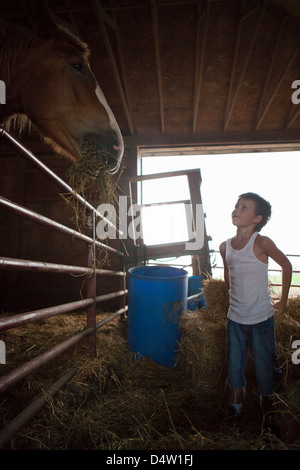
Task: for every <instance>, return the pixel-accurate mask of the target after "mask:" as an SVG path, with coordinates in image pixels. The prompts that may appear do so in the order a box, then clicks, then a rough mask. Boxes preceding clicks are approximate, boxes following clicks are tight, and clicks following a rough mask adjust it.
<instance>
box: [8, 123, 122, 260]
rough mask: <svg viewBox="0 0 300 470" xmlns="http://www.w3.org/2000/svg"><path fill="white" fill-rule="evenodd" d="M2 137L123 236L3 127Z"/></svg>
mask: <svg viewBox="0 0 300 470" xmlns="http://www.w3.org/2000/svg"><path fill="white" fill-rule="evenodd" d="M0 137H1V138H3V139H5V140H6V141H7V143H8V144H9V145H10V146H11V147H12V148H14V150H16V152H17V153H19V154H20V155H21V156H22V157H25V158H26V159H27V160H29V161H30V162H31V163H32V164H33V165H34V166H35V167H36V168H37V169H38V170H39V171H41V172H42V173H44V174H45V175H46V176H48V177H49V178H50V179H51V180H52V181H53V182H54V183H56V184H57V185H58V186H59V187H60V188H61V189H63V190H64V191H66V193H70V194H72V195H73V196H74V197H75V198H76V199H77V200H78V201H79V202H80V203H81V204H83V205H84V206H85V207H86V209H88V210H90V211H91V212H93V213H94V214H95V215H97V216H98V217H100V218H101V219H102V220H104V221H105V222H106V223H107V224H108V225H110V226H111V227H112V228H113V229H115V230H116V231H117V233H119V234H120V235H123V232H122V231H120V230H118V229H117V228H116V227H115V226H114V224H113V223H112V222H111V221H110V220H108V219H106V218H105V217H104V216H103V214H101V213H100V212H99V211H97V209H96V208H95V207H94V206H93V205H92V204H90V203H89V202H88V201H86V200H85V199H84V198H83V197H82V196H80V194H78V193H77V192H76V191H74V189H73V188H72V187H71V186H69V185H68V184H67V183H66V182H65V181H64V180H62V179H61V178H60V177H59V176H58V175H57V174H56V173H54V172H53V171H52V170H50V168H48V167H47V166H46V165H45V164H44V163H43V162H41V161H40V160H39V159H38V158H37V157H36V156H35V155H34V154H33V153H32V152H31V151H30V150H28V149H27V148H26V147H24V146H23V145H22V144H21V142H19V141H18V140H17V139H15V137H13V136H12V135H11V134H9V133H8V132H7V131H6V130H5V129H3V127H0ZM119 255H120V256H123V255H124V254H123V253H122V252H119Z"/></svg>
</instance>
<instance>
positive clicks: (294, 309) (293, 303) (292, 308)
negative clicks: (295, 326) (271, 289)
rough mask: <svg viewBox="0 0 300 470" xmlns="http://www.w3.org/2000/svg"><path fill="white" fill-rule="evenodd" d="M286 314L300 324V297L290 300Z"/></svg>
mask: <svg viewBox="0 0 300 470" xmlns="http://www.w3.org/2000/svg"><path fill="white" fill-rule="evenodd" d="M285 314H286V315H288V316H289V317H291V318H293V319H294V320H296V321H298V322H300V296H297V297H292V298H290V299H288V301H287V303H286V308H285Z"/></svg>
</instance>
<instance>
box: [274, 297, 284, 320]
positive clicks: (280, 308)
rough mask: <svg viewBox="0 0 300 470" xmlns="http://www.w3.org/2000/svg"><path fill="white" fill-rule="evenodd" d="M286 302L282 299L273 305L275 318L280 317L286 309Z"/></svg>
mask: <svg viewBox="0 0 300 470" xmlns="http://www.w3.org/2000/svg"><path fill="white" fill-rule="evenodd" d="M285 304H286V303H285V302H283V301H282V300H280V301H279V302H276V303H275V304H274V305H273V310H274V318H279V317H280V316H281V315H282V314H283V312H284V309H285Z"/></svg>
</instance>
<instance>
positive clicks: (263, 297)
mask: <svg viewBox="0 0 300 470" xmlns="http://www.w3.org/2000/svg"><path fill="white" fill-rule="evenodd" d="M270 216H271V205H270V203H269V202H268V201H266V200H265V199H263V198H262V197H260V196H259V195H257V194H254V193H245V194H241V195H240V196H239V199H238V201H237V204H236V206H235V209H234V211H233V212H232V223H233V225H235V226H236V228H237V230H236V235H235V237H233V238H231V239H229V240H227V241H226V242H223V243H222V244H221V245H220V253H221V256H222V258H223V262H224V279H225V282H226V285H227V287H228V289H229V297H230V302H229V310H228V314H227V318H228V320H227V325H226V340H227V355H228V376H227V384H228V386H229V405H228V407H229V409H228V412H229V414H230V415H231V416H235V417H239V416H240V413H241V408H242V403H241V398H242V391H243V389H245V385H246V380H245V376H244V372H245V370H246V366H247V357H248V347H249V349H250V351H251V354H252V357H253V361H254V366H255V373H256V380H257V384H258V389H259V392H260V394H261V397H262V399H264V400H265V401H266V402H268V401H269V397H270V395H271V394H272V393H273V391H274V386H275V382H274V380H275V374H274V369H275V364H276V358H277V354H276V345H275V333H274V318H275V319H276V318H278V317H279V316H280V315H281V314H282V313H283V311H284V309H285V305H286V301H287V299H288V292H289V288H290V283H291V277H292V265H291V263H290V261H289V260H288V259H287V257H286V256H285V255H284V254H283V253H282V252H281V251H280V250H279V249H278V248H277V247H276V245H275V244H274V243H273V241H272V240H270V239H269V238H268V237H265V236H262V235H260V234H259V233H258V232H260V230H261V229H262V227H264V226H265V225H266V223H267V222H268V220H269V218H270ZM269 256H270V257H271V258H272V259H273V260H274V261H275V262H276V263H278V264H279V265H280V266H281V268H282V292H281V299H280V301H279V302H277V303H275V304H274V305H272V303H271V299H270V293H269V282H268V258H269Z"/></svg>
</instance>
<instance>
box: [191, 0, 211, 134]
mask: <svg viewBox="0 0 300 470" xmlns="http://www.w3.org/2000/svg"><path fill="white" fill-rule="evenodd" d="M209 7H210V2H209V0H207V2H206V11H205V14H204V15H205V24H204V33H203V41H202V47H201V54H200V45H199V43H200V24H201V20H202V18H203V13H201V14H200V6H199V4H198V11H197V14H198V20H197V29H196V54H195V61H196V63H195V82H194V104H193V132H196V131H197V121H198V112H199V102H200V92H201V85H202V77H203V68H204V56H205V49H206V42H207V32H208V25H209V13H210V8H209ZM199 56H200V57H199ZM198 64H199V65H198Z"/></svg>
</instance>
